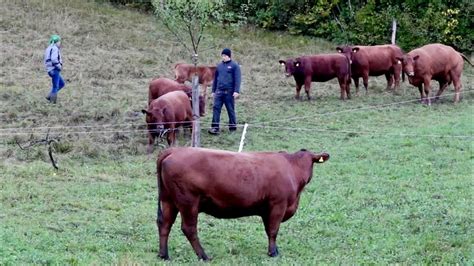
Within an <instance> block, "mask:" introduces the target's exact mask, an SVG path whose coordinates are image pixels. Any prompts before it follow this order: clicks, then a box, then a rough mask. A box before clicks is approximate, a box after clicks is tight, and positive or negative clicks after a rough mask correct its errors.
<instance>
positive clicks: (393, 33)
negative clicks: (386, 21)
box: [392, 19, 397, 44]
mask: <svg viewBox="0 0 474 266" xmlns="http://www.w3.org/2000/svg"><path fill="white" fill-rule="evenodd" d="M396 36H397V21H396V20H395V19H393V21H392V44H395V37H396Z"/></svg>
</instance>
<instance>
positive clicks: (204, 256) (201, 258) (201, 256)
mask: <svg viewBox="0 0 474 266" xmlns="http://www.w3.org/2000/svg"><path fill="white" fill-rule="evenodd" d="M211 259H212V258H209V257H208V256H207V255H206V254H203V255H200V256H199V260H202V261H211Z"/></svg>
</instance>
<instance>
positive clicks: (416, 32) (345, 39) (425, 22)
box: [109, 0, 474, 52]
mask: <svg viewBox="0 0 474 266" xmlns="http://www.w3.org/2000/svg"><path fill="white" fill-rule="evenodd" d="M109 1H110V2H113V3H120V4H124V5H127V6H134V7H137V6H138V7H140V8H142V9H143V8H144V9H147V8H149V2H150V1H152V0H143V1H138V2H137V1H133V0H109ZM154 2H155V3H156V2H159V3H165V5H169V4H171V5H175V4H177V3H180V2H181V4H182V3H183V2H187V1H184V0H183V1H177V0H154ZM214 2H215V3H216V4H217V5H219V6H220V8H223V10H221V11H222V12H217V13H215V14H218V17H219V18H220V20H218V21H214V22H218V23H220V22H222V23H224V24H226V25H227V24H228V25H232V26H243V25H246V24H253V25H256V26H259V27H262V28H264V29H269V30H287V31H289V32H290V33H292V34H296V35H309V36H315V37H319V38H323V39H326V40H329V41H335V42H338V43H353V44H366V45H373V44H382V43H389V42H390V35H391V25H392V20H393V19H396V20H397V21H398V25H399V27H398V31H397V35H398V36H397V40H396V42H397V44H398V45H400V46H401V47H402V48H404V49H405V50H410V49H413V48H416V47H419V46H422V45H425V44H427V43H435V42H440V43H444V44H447V45H451V46H453V47H455V48H456V49H458V50H460V51H467V52H471V50H472V47H474V31H472V29H473V28H474V20H473V19H472V17H473V16H474V3H473V2H472V1H470V0H460V1H453V0H436V1H421V0H408V1H401V0H347V1H342V0H317V1H309V0H287V1H280V0H270V1H261V0H257V1H251V0H227V1H225V6H223V5H222V1H191V3H194V4H199V5H202V8H206V7H208V6H207V5H208V4H209V3H214ZM155 6H156V5H155ZM188 15H189V14H188Z"/></svg>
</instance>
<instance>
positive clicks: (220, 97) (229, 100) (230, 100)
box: [211, 90, 237, 131]
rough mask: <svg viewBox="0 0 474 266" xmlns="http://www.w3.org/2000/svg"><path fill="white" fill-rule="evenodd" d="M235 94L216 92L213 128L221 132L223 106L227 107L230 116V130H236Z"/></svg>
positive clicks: (226, 91)
mask: <svg viewBox="0 0 474 266" xmlns="http://www.w3.org/2000/svg"><path fill="white" fill-rule="evenodd" d="M233 93H234V92H233V91H232V90H225V91H216V93H215V96H214V106H213V107H212V126H211V127H212V128H215V129H217V130H219V123H220V122H219V121H220V118H221V110H222V105H225V109H227V114H228V115H229V130H231V131H233V130H236V129H237V127H236V125H237V118H236V116H235V107H234V96H233V95H232V94H233Z"/></svg>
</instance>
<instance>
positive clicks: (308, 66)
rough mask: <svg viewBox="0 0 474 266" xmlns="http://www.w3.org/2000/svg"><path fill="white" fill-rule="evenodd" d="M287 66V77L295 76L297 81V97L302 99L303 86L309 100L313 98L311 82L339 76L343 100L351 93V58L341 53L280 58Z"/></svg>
mask: <svg viewBox="0 0 474 266" xmlns="http://www.w3.org/2000/svg"><path fill="white" fill-rule="evenodd" d="M279 62H280V64H281V65H283V66H285V73H286V77H290V76H293V77H294V78H295V81H296V95H295V98H296V99H300V91H301V87H302V86H303V84H304V89H305V92H306V95H307V96H308V100H310V99H311V82H312V81H317V82H324V81H328V80H331V79H333V78H337V80H338V81H339V86H340V88H341V100H344V99H345V98H346V96H347V98H348V99H350V98H351V95H350V82H351V78H350V66H349V60H348V59H347V58H346V57H345V56H342V55H340V54H321V55H308V56H301V57H298V58H295V59H287V60H280V61H279Z"/></svg>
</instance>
